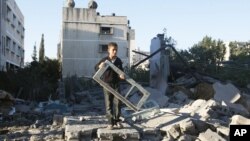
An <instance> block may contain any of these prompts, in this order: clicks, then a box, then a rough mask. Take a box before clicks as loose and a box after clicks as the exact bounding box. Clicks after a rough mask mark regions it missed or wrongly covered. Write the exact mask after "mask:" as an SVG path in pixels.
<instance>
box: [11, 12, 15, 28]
mask: <svg viewBox="0 0 250 141" xmlns="http://www.w3.org/2000/svg"><path fill="white" fill-rule="evenodd" d="M15 23H16V15H15V14H13V21H12V23H11V26H12V27H13V28H14V27H15Z"/></svg>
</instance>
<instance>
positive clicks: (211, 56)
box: [189, 36, 226, 64]
mask: <svg viewBox="0 0 250 141" xmlns="http://www.w3.org/2000/svg"><path fill="white" fill-rule="evenodd" d="M189 52H190V53H191V55H192V59H193V60H195V61H198V62H204V63H206V64H217V63H218V62H221V61H223V60H224V55H225V53H226V47H225V44H224V43H223V41H221V40H218V41H216V40H212V38H211V37H208V36H205V37H204V38H203V39H202V41H201V42H199V43H198V44H195V45H194V46H193V47H191V48H190V49H189Z"/></svg>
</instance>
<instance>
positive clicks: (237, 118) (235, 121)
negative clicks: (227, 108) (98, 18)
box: [230, 115, 250, 125]
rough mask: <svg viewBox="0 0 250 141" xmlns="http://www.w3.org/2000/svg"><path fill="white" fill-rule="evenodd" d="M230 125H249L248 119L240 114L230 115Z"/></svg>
mask: <svg viewBox="0 0 250 141" xmlns="http://www.w3.org/2000/svg"><path fill="white" fill-rule="evenodd" d="M230 125H250V119H248V118H245V117H243V116H241V115H234V116H233V117H232V120H231V123H230Z"/></svg>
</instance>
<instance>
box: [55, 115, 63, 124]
mask: <svg viewBox="0 0 250 141" xmlns="http://www.w3.org/2000/svg"><path fill="white" fill-rule="evenodd" d="M62 124H63V115H56V114H55V115H54V116H53V125H62Z"/></svg>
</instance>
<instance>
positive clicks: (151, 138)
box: [142, 128, 162, 141]
mask: <svg viewBox="0 0 250 141" xmlns="http://www.w3.org/2000/svg"><path fill="white" fill-rule="evenodd" d="M142 132H143V133H142V140H145V141H159V140H161V139H162V136H161V132H160V130H159V128H144V129H143V131H142Z"/></svg>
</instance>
